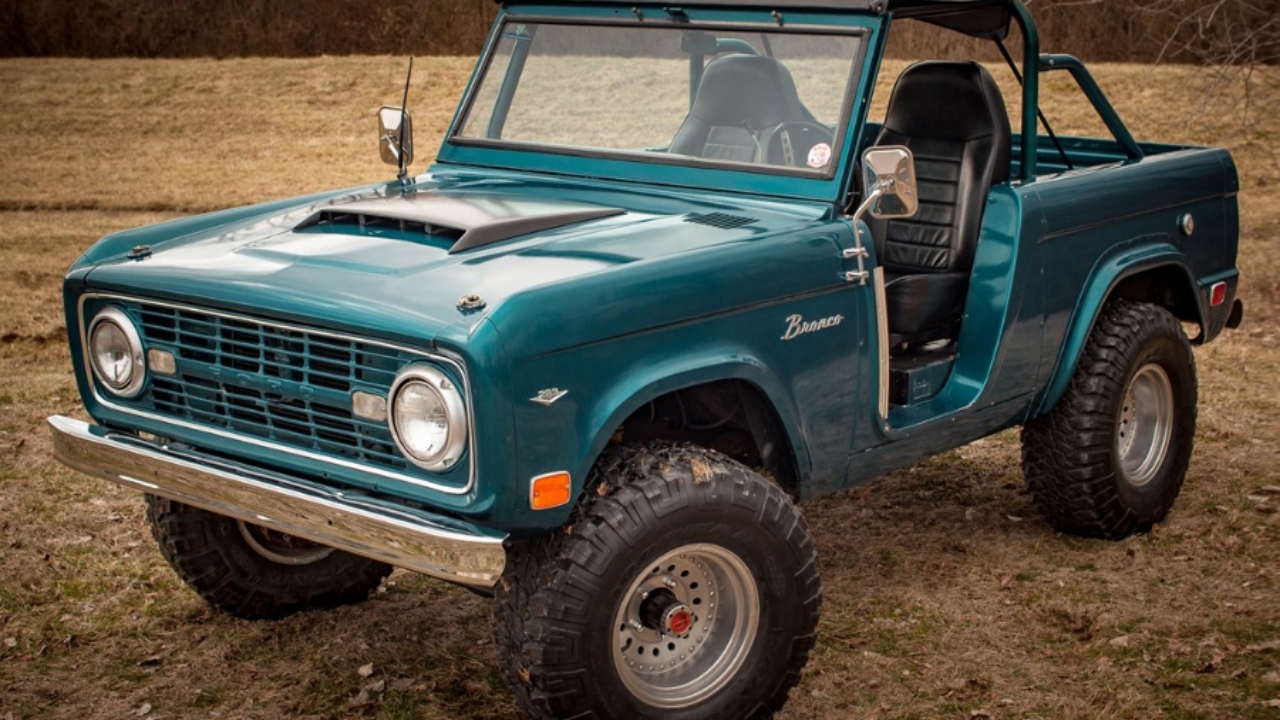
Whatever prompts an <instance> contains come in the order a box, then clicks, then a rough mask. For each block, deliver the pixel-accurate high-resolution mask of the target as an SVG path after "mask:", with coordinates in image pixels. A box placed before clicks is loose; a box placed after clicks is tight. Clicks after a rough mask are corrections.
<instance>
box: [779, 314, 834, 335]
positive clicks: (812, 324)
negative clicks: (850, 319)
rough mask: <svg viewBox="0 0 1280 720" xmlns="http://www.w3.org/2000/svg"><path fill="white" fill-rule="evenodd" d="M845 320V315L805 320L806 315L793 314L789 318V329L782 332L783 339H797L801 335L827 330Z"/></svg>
mask: <svg viewBox="0 0 1280 720" xmlns="http://www.w3.org/2000/svg"><path fill="white" fill-rule="evenodd" d="M842 322H844V316H843V315H832V316H831V317H825V318H822V319H821V320H811V321H809V322H805V319H804V316H802V315H792V316H791V317H788V318H787V331H786V332H785V333H783V334H782V339H783V340H795V339H796V338H798V337H800V336H801V335H808V334H809V333H815V332H818V331H819V330H827V329H829V328H833V327H835V326H837V325H839V324H840V323H842Z"/></svg>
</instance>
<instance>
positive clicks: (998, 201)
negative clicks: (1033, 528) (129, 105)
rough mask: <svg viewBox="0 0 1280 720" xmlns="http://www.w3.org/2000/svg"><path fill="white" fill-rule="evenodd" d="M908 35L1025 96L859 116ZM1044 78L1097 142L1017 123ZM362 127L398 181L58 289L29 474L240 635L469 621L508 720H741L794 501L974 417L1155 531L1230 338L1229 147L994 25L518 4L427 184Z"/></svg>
mask: <svg viewBox="0 0 1280 720" xmlns="http://www.w3.org/2000/svg"><path fill="white" fill-rule="evenodd" d="M912 23H926V24H928V25H929V26H930V29H931V30H936V31H938V32H950V33H957V34H959V35H961V36H970V37H973V38H979V39H982V40H984V41H986V42H989V43H990V44H991V45H992V46H993V47H994V48H995V49H996V50H999V54H993V57H1000V56H1001V55H1002V56H1004V57H1005V58H1006V59H1007V61H1008V65H1009V66H1010V67H1012V68H1013V70H1014V73H1013V74H1014V75H1016V76H1018V77H1019V78H1020V81H1021V82H1022V89H1021V92H1020V97H1019V98H1014V102H1013V103H1012V104H1011V105H1008V106H1007V105H1006V102H1005V98H1004V97H1002V94H1001V90H1000V88H999V87H998V86H997V84H996V83H995V82H994V81H993V79H992V75H991V73H990V72H989V71H988V69H987V68H985V67H984V66H983V65H981V64H978V63H976V62H939V61H931V62H922V63H919V64H916V65H912V66H911V67H909V68H908V69H906V70H905V71H904V72H902V73H901V75H900V76H899V77H897V78H896V84H895V86H894V89H893V92H892V95H891V97H890V99H889V102H888V109H887V112H886V114H885V116H884V118H883V122H880V121H879V119H878V118H877V119H876V120H875V121H872V119H870V118H869V117H868V114H869V106H870V99H871V95H872V91H873V89H874V87H875V85H876V79H877V76H878V75H879V73H880V66H881V59H882V57H883V55H884V50H885V45H886V42H887V40H888V38H889V36H890V34H891V33H892V32H893V30H894V29H895V28H899V27H902V26H905V25H909V24H912ZM1015 25H1016V26H1017V27H1018V28H1019V29H1020V32H1018V33H1017V34H1015V35H1014V37H1018V38H1020V39H1019V40H1018V41H1017V42H1009V43H1006V40H1007V39H1008V38H1009V37H1010V30H1011V28H1012V27H1013V26H1015ZM1007 45H1012V47H1007ZM1054 72H1061V73H1067V74H1069V75H1070V76H1071V77H1072V78H1074V80H1075V81H1076V82H1077V84H1078V85H1079V87H1080V89H1081V91H1082V97H1083V98H1085V99H1087V101H1088V102H1089V103H1091V104H1092V105H1093V107H1094V109H1096V111H1097V114H1098V116H1099V117H1100V119H1101V121H1102V123H1103V124H1104V125H1105V126H1106V128H1107V129H1108V131H1109V135H1110V136H1109V137H1103V138H1083V137H1059V136H1055V135H1054V134H1053V133H1052V131H1050V130H1048V129H1047V123H1046V125H1045V131H1044V132H1043V134H1042V132H1041V130H1040V127H1039V123H1038V116H1039V112H1038V102H1037V98H1038V87H1039V83H1040V80H1041V78H1042V77H1043V76H1044V75H1046V74H1047V73H1054ZM1083 101H1084V100H1082V102H1083ZM1009 107H1012V108H1013V110H1012V112H1011V111H1010V110H1009V109H1008V108H1009ZM379 123H380V133H381V134H380V143H381V151H382V153H383V155H384V156H385V158H386V159H388V160H389V161H390V162H392V163H394V164H396V165H398V166H399V169H400V176H399V178H398V179H396V180H394V181H390V182H385V183H381V184H377V185H373V186H369V187H362V188H356V189H349V190H342V191H336V192H329V193H324V194H319V195H312V196H308V197H301V198H294V199H290V200H283V201H277V202H271V203H267V204H263V205H256V206H253V207H246V208H239V209H232V210H227V211H224V212H217V213H213V214H209V215H203V216H199V217H193V218H189V219H182V220H177V221H174V222H169V223H165V224H162V225H157V226H154V227H146V228H141V229H138V230H132V231H128V232H124V233H120V234H117V235H112V236H110V237H107V238H105V239H103V240H102V241H100V242H99V243H97V244H96V245H94V246H93V247H92V248H91V249H90V250H89V251H88V252H87V253H86V254H85V255H84V256H83V257H82V258H81V259H80V260H79V261H78V262H77V263H76V264H75V266H74V267H73V268H72V269H71V270H70V272H69V273H68V275H67V277H66V281H65V302H66V319H67V327H68V328H69V330H70V332H69V335H70V338H69V340H70V346H71V355H72V358H73V360H74V363H75V370H76V377H77V381H78V383H79V389H80V392H81V394H82V395H83V398H84V403H85V408H86V410H87V411H88V414H89V415H90V416H92V418H93V423H86V422H82V421H80V420H76V419H71V418H66V417H54V418H51V419H50V421H49V422H50V425H51V427H52V432H53V435H54V440H55V448H56V453H57V456H58V459H59V460H61V461H62V462H63V463H65V464H66V465H68V466H70V467H72V468H74V469H76V470H79V471H81V472H84V473H88V474H90V475H94V476H98V477H101V478H105V479H107V480H110V481H113V482H116V483H120V484H122V485H125V486H128V487H131V488H136V489H138V490H141V491H142V492H143V493H145V495H146V502H147V505H148V518H149V520H150V523H151V527H152V531H153V533H154V535H155V538H156V540H157V542H158V543H159V546H160V549H161V552H162V553H163V554H164V556H165V557H166V558H167V559H168V561H169V562H170V563H171V564H172V565H173V567H174V569H175V570H176V571H177V573H178V574H179V575H180V576H181V577H182V578H183V579H184V580H185V581H186V582H187V583H188V584H190V585H191V587H192V588H194V589H195V591H196V592H198V593H200V595H202V596H203V597H204V598H205V599H206V600H208V601H209V602H210V603H212V604H213V605H215V606H217V607H219V608H221V609H223V610H226V611H228V612H230V613H233V614H236V615H239V616H242V617H250V618H267V617H279V616H281V615H284V614H287V613H291V612H295V611H298V610H301V609H304V608H308V607H330V606H334V605H338V604H342V603H349V602H358V601H360V600H363V599H364V598H365V597H366V596H367V595H368V594H369V592H370V591H371V590H372V589H374V588H375V587H376V586H377V585H378V584H379V582H380V581H381V580H382V579H383V578H384V577H385V576H386V575H387V574H388V573H389V572H391V569H392V567H393V566H397V567H402V568H407V569H409V570H413V571H417V572H420V573H426V574H427V575H430V576H434V577H436V578H440V579H443V580H445V581H447V582H452V583H457V584H460V585H464V586H466V587H469V588H471V589H473V590H475V591H477V592H480V593H482V594H485V595H489V596H492V597H493V599H494V608H495V613H494V626H495V633H496V648H497V655H498V661H499V663H500V664H501V666H502V667H503V670H504V672H505V674H506V675H507V677H508V678H509V679H510V682H511V685H512V687H513V688H514V691H515V693H516V695H517V697H518V699H519V702H520V704H521V707H523V708H524V709H525V710H526V711H527V712H528V713H530V714H531V715H533V716H536V717H575V718H629V717H659V716H660V717H671V718H685V719H689V720H692V719H695V718H713V717H714V718H741V717H762V716H767V715H769V714H770V713H771V712H772V711H773V710H775V709H777V708H779V707H781V706H782V704H783V703H784V701H785V699H786V696H787V692H788V690H789V689H790V688H791V687H792V686H793V685H794V684H795V683H796V681H797V679H798V678H799V676H800V672H801V670H802V668H803V667H804V665H805V662H806V659H807V657H808V654H809V652H810V650H811V648H812V647H813V644H814V639H815V628H816V626H817V620H818V612H819V605H820V599H821V583H820V572H819V565H820V563H819V559H818V556H817V553H816V550H815V546H814V541H813V539H812V537H811V535H810V532H809V530H808V528H807V526H806V524H805V520H804V518H803V516H802V515H801V512H800V510H799V509H798V507H797V503H798V502H799V501H801V500H803V499H806V498H811V497H816V496H819V495H823V494H828V493H833V492H836V491H839V490H841V489H842V488H848V487H850V486H852V485H855V484H857V483H862V482H865V481H867V480H870V479H872V478H874V477H877V476H879V475H883V474H885V473H887V472H889V471H891V470H893V469H895V468H899V467H902V466H904V465H907V464H910V463H914V462H917V461H919V460H921V459H923V458H926V457H929V456H931V455H934V454H936V453H940V452H943V451H946V450H948V449H951V448H955V447H958V446H961V445H963V444H965V443H968V442H971V441H973V440H976V439H978V438H982V437H984V436H987V435H991V434H992V433H996V432H999V431H1001V430H1004V429H1007V428H1011V427H1014V426H1022V427H1023V430H1022V439H1023V446H1024V450H1023V465H1024V469H1025V473H1026V477H1027V481H1028V483H1029V485H1030V489H1031V493H1032V496H1033V497H1034V500H1035V502H1036V504H1037V505H1038V506H1039V508H1040V509H1041V510H1042V511H1043V514H1044V516H1045V517H1046V518H1047V520H1048V521H1049V523H1051V524H1052V525H1053V526H1054V527H1056V528H1059V529H1061V530H1063V531H1066V532H1071V533H1079V534H1084V535H1090V536H1096V537H1104V538H1120V537H1124V536H1127V535H1130V534H1132V533H1135V532H1142V531H1144V530H1147V529H1149V528H1150V527H1151V526H1152V525H1153V524H1154V523H1156V522H1159V521H1160V520H1161V519H1162V518H1164V517H1165V515H1166V513H1168V512H1169V510H1170V507H1171V506H1172V505H1173V502H1174V498H1175V497H1176V496H1177V494H1178V491H1179V489H1180V487H1181V485H1182V482H1183V479H1184V477H1185V475H1186V473H1187V466H1188V461H1189V458H1190V455H1191V451H1192V440H1193V437H1194V434H1195V423H1196V372H1195V363H1194V358H1193V355H1192V350H1191V346H1192V345H1193V344H1197V343H1204V342H1208V341H1210V340H1212V339H1214V337H1215V336H1217V335H1218V334H1219V333H1220V332H1221V331H1222V330H1223V328H1226V327H1236V326H1238V325H1239V323H1240V321H1241V318H1242V315H1243V307H1242V305H1241V303H1240V301H1239V300H1237V299H1236V297H1235V295H1236V287H1237V278H1238V273H1237V270H1236V265H1235V264H1236V251H1237V242H1238V226H1239V214H1238V210H1237V203H1236V193H1237V190H1238V187H1239V183H1238V179H1237V174H1236V169H1235V166H1234V164H1233V162H1232V160H1231V157H1230V156H1229V155H1228V154H1227V153H1226V152H1225V151H1223V150H1219V149H1211V148H1192V147H1177V146H1171V145H1164V144H1158V143H1150V142H1139V141H1136V140H1135V139H1134V138H1133V137H1132V136H1131V135H1130V133H1129V132H1128V130H1126V128H1125V125H1124V123H1123V122H1122V121H1121V119H1120V117H1119V116H1118V115H1117V113H1116V112H1115V111H1114V109H1113V108H1112V106H1111V105H1110V104H1109V103H1108V102H1107V100H1106V98H1105V97H1104V96H1103V93H1102V91H1101V90H1100V89H1099V88H1098V86H1097V84H1096V83H1095V82H1094V81H1093V79H1092V78H1091V76H1090V74H1089V73H1088V71H1087V70H1086V69H1085V67H1084V66H1083V65H1082V64H1081V63H1080V62H1079V61H1077V60H1076V59H1074V58H1072V57H1069V56H1063V55H1042V54H1040V49H1039V43H1038V39H1037V34H1036V29H1035V26H1034V24H1033V22H1032V19H1031V17H1030V15H1029V14H1028V12H1027V9H1026V7H1025V6H1024V5H1023V3H1022V2H1021V1H1020V0H968V1H966V0H770V1H769V2H756V1H755V0H734V2H727V1H725V0H695V1H694V2H690V3H689V4H687V5H681V6H679V7H674V6H664V5H661V4H653V3H649V2H643V1H642V2H639V3H636V4H633V3H632V2H626V3H619V2H610V1H607V0H595V1H592V2H578V1H576V0H548V1H547V2H545V3H530V2H523V1H521V0H510V1H509V2H506V3H505V4H504V5H503V6H502V8H501V11H500V13H499V17H498V19H497V22H496V24H495V25H494V28H493V31H492V34H491V35H490V38H489V40H488V43H487V45H486V47H485V49H484V53H483V55H482V57H481V59H480V62H479V65H478V67H477V69H476V71H475V73H474V76H473V77H472V80H471V82H470V84H469V87H468V89H467V91H466V94H465V96H464V97H463V99H462V102H461V104H460V106H459V109H458V111H457V114H456V116H455V118H454V120H453V123H452V125H451V126H450V128H449V130H448V133H447V135H446V137H445V139H444V142H443V144H442V145H441V147H440V149H439V153H438V155H437V157H436V161H435V163H434V164H433V165H432V166H431V167H430V168H429V169H428V170H427V172H426V173H424V174H422V175H419V176H417V177H410V176H409V173H407V172H406V171H405V168H406V167H407V166H408V164H409V163H410V162H411V156H412V131H411V119H410V117H409V116H408V114H407V113H406V112H404V110H403V109H401V108H385V109H384V110H383V111H382V112H380V113H379ZM1015 127H1016V128H1018V129H1020V131H1021V132H1019V133H1015V132H1013V128H1015ZM1184 328H1186V329H1187V332H1190V333H1191V334H1192V335H1194V338H1193V339H1190V340H1189V339H1188V337H1187V335H1186V334H1184Z"/></svg>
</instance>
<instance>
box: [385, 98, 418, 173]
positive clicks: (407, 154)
mask: <svg viewBox="0 0 1280 720" xmlns="http://www.w3.org/2000/svg"><path fill="white" fill-rule="evenodd" d="M402 122H403V127H401V123H402ZM378 143H379V153H380V155H381V156H382V162H384V163H386V164H388V165H395V166H396V167H399V168H401V169H404V168H406V167H408V166H409V163H411V162H413V118H412V117H410V116H409V112H408V111H407V110H403V109H402V108H398V107H383V108H382V109H381V110H379V111H378Z"/></svg>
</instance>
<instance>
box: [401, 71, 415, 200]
mask: <svg viewBox="0 0 1280 720" xmlns="http://www.w3.org/2000/svg"><path fill="white" fill-rule="evenodd" d="M412 79H413V56H412V55H410V56H409V73H408V74H407V75H406V76H405V79H404V97H403V98H401V99H400V141H399V145H400V153H399V158H400V174H399V176H398V177H399V179H400V181H401V182H404V179H405V178H407V177H409V170H408V168H407V167H406V163H405V152H404V134H405V122H404V118H405V115H406V114H407V113H408V108H409V81H410V80H412Z"/></svg>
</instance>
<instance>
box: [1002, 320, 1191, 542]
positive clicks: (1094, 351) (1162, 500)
mask: <svg viewBox="0 0 1280 720" xmlns="http://www.w3.org/2000/svg"><path fill="white" fill-rule="evenodd" d="M1195 432H1196V366H1195V356H1194V355H1193V354H1192V352H1191V345H1190V343H1188V342H1187V337H1186V335H1185V334H1184V333H1183V332H1182V326H1181V324H1179V322H1178V321H1177V319H1175V318H1174V317H1173V315H1172V314H1170V313H1169V311H1168V310H1166V309H1164V308H1162V307H1158V306H1156V305H1150V304H1147V303H1138V302H1132V301H1128V300H1116V301H1115V302H1113V303H1111V304H1109V305H1108V306H1107V308H1106V310H1105V311H1104V314H1103V316H1102V317H1101V318H1100V319H1099V321H1098V324H1097V325H1096V326H1095V327H1094V329H1093V332H1092V333H1090V335H1089V340H1088V343H1087V344H1086V345H1085V348H1084V352H1083V354H1082V355H1081V358H1080V364H1079V366H1078V367H1077V368H1076V372H1075V375H1074V376H1072V379H1071V384H1070V386H1069V387H1068V388H1067V391H1066V393H1065V394H1064V395H1063V397H1062V399H1061V400H1060V401H1059V402H1058V405H1057V406H1056V407H1055V408H1054V409H1053V410H1052V411H1050V412H1049V413H1048V414H1046V415H1044V416H1041V417H1039V418H1036V419H1034V420H1032V421H1031V422H1029V423H1027V425H1026V427H1025V428H1023V432H1022V464H1023V470H1024V472H1025V474H1026V477H1027V483H1028V485H1029V486H1030V488H1031V496H1032V498H1033V500H1034V501H1035V504H1036V506H1037V507H1038V508H1039V509H1040V512H1041V514H1043V515H1044V516H1045V518H1046V519H1047V520H1048V521H1049V522H1050V524H1052V525H1053V526H1054V527H1056V528H1058V529H1059V530H1062V531H1064V532H1069V533H1073V534H1077V535H1085V536H1089V537H1100V538H1108V539H1120V538H1123V537H1127V536H1129V535H1132V534H1133V533H1137V532H1146V531H1148V530H1150V529H1151V527H1152V526H1153V525H1154V524H1155V523H1157V522H1160V521H1161V520H1163V519H1164V517H1165V515H1166V514H1167V513H1168V512H1169V509H1170V508H1172V507H1173V502H1174V500H1175V499H1176V498H1177V497H1178V493H1179V491H1180V490H1181V489H1182V483H1183V480H1184V479H1185V478H1186V475H1187V467H1188V465H1189V464H1190V461H1191V450H1192V445H1193V443H1194V440H1195Z"/></svg>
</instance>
